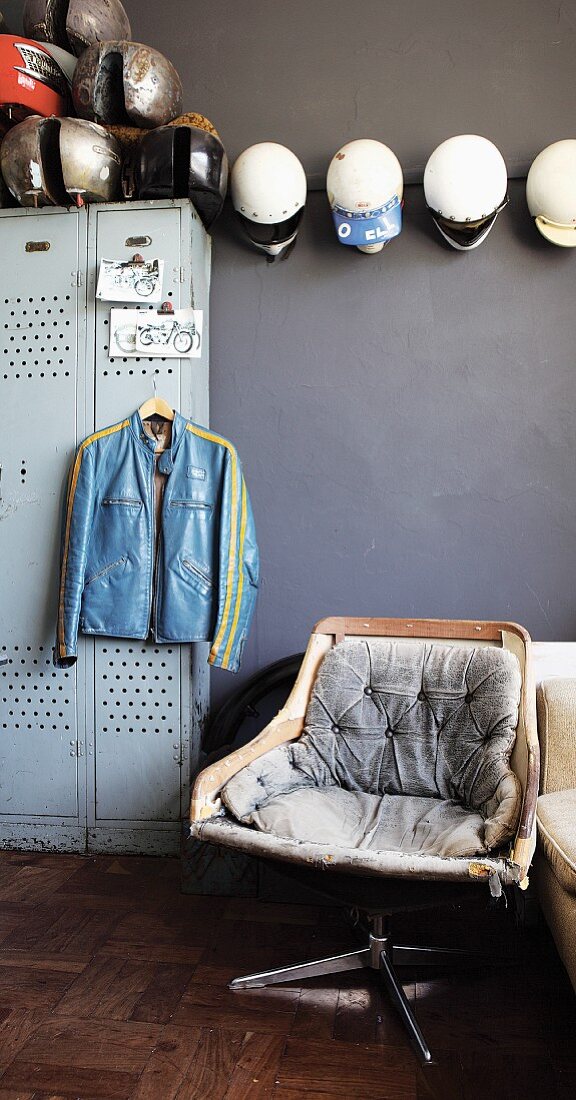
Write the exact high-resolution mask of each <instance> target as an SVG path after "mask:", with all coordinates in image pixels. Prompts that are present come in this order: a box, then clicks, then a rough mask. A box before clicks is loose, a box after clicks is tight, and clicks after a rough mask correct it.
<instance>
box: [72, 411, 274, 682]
mask: <svg viewBox="0 0 576 1100" xmlns="http://www.w3.org/2000/svg"><path fill="white" fill-rule="evenodd" d="M156 446H157V444H156V442H155V441H154V440H152V439H150V438H149V437H148V435H147V434H146V432H145V431H144V426H143V424H142V420H141V419H140V414H139V413H138V412H135V413H133V415H132V416H131V417H130V418H129V419H128V420H123V421H122V422H121V423H119V424H114V425H113V426H112V427H110V428H104V429H103V430H102V431H100V432H96V433H95V434H94V435H91V436H89V438H88V439H85V440H84V442H83V443H82V444H81V445H80V447H79V448H78V452H77V454H76V459H75V462H74V464H73V467H72V470H71V472H70V477H69V482H68V491H67V496H66V503H65V512H64V522H63V536H62V554H61V573H60V598H59V607H58V627H57V640H56V649H55V654H54V660H55V664H56V665H57V666H58V667H60V668H68V667H70V665H73V664H74V662H75V660H76V652H77V650H76V646H77V636H78V629H79V628H80V630H82V631H83V632H84V633H85V634H104V635H112V636H114V637H121V638H147V637H148V635H149V634H150V633H152V635H153V637H154V639H155V640H156V641H157V642H169V643H170V642H196V641H211V642H212V646H211V650H210V656H209V661H210V663H211V664H213V665H220V666H221V667H222V668H227V669H230V670H231V671H233V672H236V671H237V669H238V668H239V666H240V659H241V656H242V649H243V646H244V641H245V639H246V635H247V633H248V629H249V626H250V621H251V619H252V614H253V611H254V605H255V602H256V595H257V590H258V573H259V567H258V547H257V545H256V539H255V532H254V520H253V516H252V509H251V507H250V500H249V498H248V493H247V491H246V485H245V483H244V478H243V476H242V471H241V468H240V463H239V461H238V456H237V454H236V451H235V449H234V447H233V446H232V444H231V443H228V442H227V440H225V439H222V437H221V436H218V435H215V434H214V433H213V432H211V431H209V430H208V429H206V428H201V427H199V426H198V425H196V424H193V423H191V421H189V420H186V419H185V418H184V417H183V416H180V414H179V413H175V416H174V421H173V423H172V437H171V442H170V447H169V448H168V449H167V450H166V451H164V453H163V454H161V455H160V457H159V458H158V459H157V460H156V459H155V458H154V451H155V450H156ZM156 461H157V462H158V472H159V473H160V474H165V475H166V477H165V478H161V480H162V481H163V482H164V488H163V493H162V505H161V509H162V510H161V522H160V524H159V525H158V524H157V522H156V509H155V504H156V496H155V463H156ZM157 478H158V474H156V480H157ZM157 527H159V530H157Z"/></svg>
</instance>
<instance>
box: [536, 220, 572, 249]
mask: <svg viewBox="0 0 576 1100" xmlns="http://www.w3.org/2000/svg"><path fill="white" fill-rule="evenodd" d="M534 221H535V223H536V228H537V229H538V230H539V231H540V233H541V234H542V236H543V237H545V239H546V240H547V241H550V244H557V245H560V247H561V248H575V247H576V225H574V224H573V223H572V224H566V223H563V222H553V221H552V220H551V219H550V218H545V217H544V215H543V214H538V215H537V216H536V217H535V218H534Z"/></svg>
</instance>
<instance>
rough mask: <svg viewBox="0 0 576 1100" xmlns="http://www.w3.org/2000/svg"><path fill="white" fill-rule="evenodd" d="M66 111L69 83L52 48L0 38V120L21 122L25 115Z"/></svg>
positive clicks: (52, 113) (24, 40)
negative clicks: (3, 117) (4, 118)
mask: <svg viewBox="0 0 576 1100" xmlns="http://www.w3.org/2000/svg"><path fill="white" fill-rule="evenodd" d="M74 60H75V59H74V58H71V61H72V62H74ZM69 110H70V99H69V83H68V80H67V79H66V74H65V72H64V70H63V68H62V66H61V65H59V64H58V62H57V61H56V59H55V58H54V56H53V55H52V52H51V48H48V47H47V46H44V45H43V44H42V43H41V42H31V41H30V39H28V38H19V37H18V36H17V35H13V34H0V116H1V115H2V114H4V116H7V118H8V119H9V120H10V121H11V122H21V121H22V119H24V118H26V117H27V116H28V115H44V116H45V117H47V116H48V115H66V114H68V112H69Z"/></svg>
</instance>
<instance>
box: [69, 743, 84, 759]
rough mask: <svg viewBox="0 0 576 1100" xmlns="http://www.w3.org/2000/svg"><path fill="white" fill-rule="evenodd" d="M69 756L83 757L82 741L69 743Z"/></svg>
mask: <svg viewBox="0 0 576 1100" xmlns="http://www.w3.org/2000/svg"><path fill="white" fill-rule="evenodd" d="M70 756H84V742H83V741H71V742H70Z"/></svg>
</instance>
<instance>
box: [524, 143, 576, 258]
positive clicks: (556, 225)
mask: <svg viewBox="0 0 576 1100" xmlns="http://www.w3.org/2000/svg"><path fill="white" fill-rule="evenodd" d="M526 199H527V201H528V209H529V210H530V213H531V215H532V217H533V218H534V221H535V222H536V226H537V228H538V229H539V230H540V232H541V234H542V236H543V237H546V240H548V241H551V242H552V244H559V245H561V246H562V248H573V247H574V246H575V245H576V141H575V140H573V139H572V138H567V139H566V140H565V141H555V142H554V144H553V145H548V146H547V147H546V149H543V150H542V152H541V153H538V156H537V157H536V159H535V160H534V161H533V162H532V165H531V167H530V171H529V172H528V178H527V180H526Z"/></svg>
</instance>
